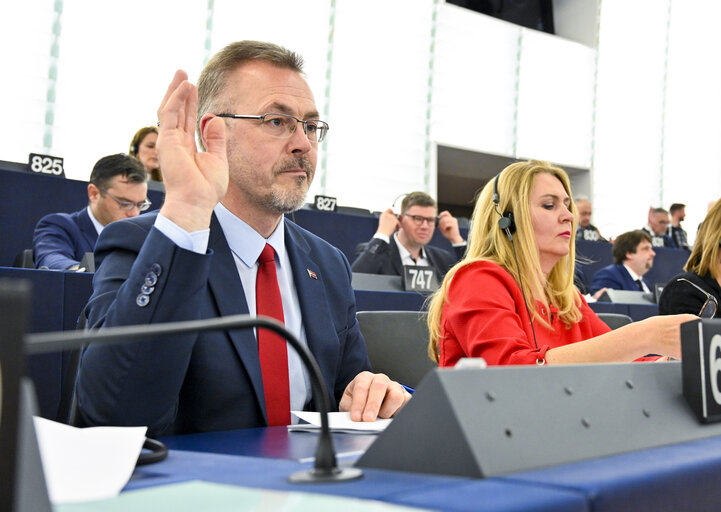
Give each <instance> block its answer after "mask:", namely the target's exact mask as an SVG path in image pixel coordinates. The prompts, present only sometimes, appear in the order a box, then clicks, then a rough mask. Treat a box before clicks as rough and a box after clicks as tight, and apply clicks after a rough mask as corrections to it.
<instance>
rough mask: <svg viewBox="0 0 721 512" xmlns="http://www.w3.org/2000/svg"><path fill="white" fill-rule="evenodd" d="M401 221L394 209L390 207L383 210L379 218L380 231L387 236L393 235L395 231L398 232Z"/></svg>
mask: <svg viewBox="0 0 721 512" xmlns="http://www.w3.org/2000/svg"><path fill="white" fill-rule="evenodd" d="M399 225H400V223H399V222H398V217H396V214H395V213H393V210H391V209H390V208H388V209H387V210H386V211H384V212H382V213H381V215H380V217H379V218H378V230H377V232H378V233H383V234H384V235H386V236H389V237H390V236H391V235H392V234H393V233H395V232H396V229H398V227H399Z"/></svg>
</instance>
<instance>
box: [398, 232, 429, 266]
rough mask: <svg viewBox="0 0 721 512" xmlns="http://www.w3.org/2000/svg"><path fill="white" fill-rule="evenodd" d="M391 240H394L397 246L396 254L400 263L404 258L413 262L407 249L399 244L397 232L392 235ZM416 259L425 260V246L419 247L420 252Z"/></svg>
mask: <svg viewBox="0 0 721 512" xmlns="http://www.w3.org/2000/svg"><path fill="white" fill-rule="evenodd" d="M393 238H395V239H396V245H397V246H398V254H400V257H401V261H403V259H404V258H409V259H410V260H411V261H413V258H412V257H411V253H410V251H409V250H408V249H406V248H405V246H404V245H403V244H402V243H401V241H400V240H398V231H396V232H395V233H393ZM418 259H419V260H420V259H426V248H425V246H421V252H420V254H419V255H418Z"/></svg>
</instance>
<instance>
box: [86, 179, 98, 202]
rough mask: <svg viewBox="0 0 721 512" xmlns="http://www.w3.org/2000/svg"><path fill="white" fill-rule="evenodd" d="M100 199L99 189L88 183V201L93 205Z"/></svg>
mask: <svg viewBox="0 0 721 512" xmlns="http://www.w3.org/2000/svg"><path fill="white" fill-rule="evenodd" d="M98 197H100V189H99V188H98V187H97V186H96V185H95V184H93V183H88V200H89V201H90V202H91V203H93V202H95V201H97V200H98Z"/></svg>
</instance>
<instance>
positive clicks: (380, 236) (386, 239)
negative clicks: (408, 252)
mask: <svg viewBox="0 0 721 512" xmlns="http://www.w3.org/2000/svg"><path fill="white" fill-rule="evenodd" d="M373 238H377V239H378V240H383V241H384V242H385V243H387V244H389V243H391V238H390V237H389V236H388V235H384V234H383V233H376V234H375V235H373Z"/></svg>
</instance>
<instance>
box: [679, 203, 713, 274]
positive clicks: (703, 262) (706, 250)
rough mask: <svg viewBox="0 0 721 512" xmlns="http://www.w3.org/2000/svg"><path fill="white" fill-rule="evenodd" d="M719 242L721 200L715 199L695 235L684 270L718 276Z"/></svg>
mask: <svg viewBox="0 0 721 512" xmlns="http://www.w3.org/2000/svg"><path fill="white" fill-rule="evenodd" d="M719 244H721V201H716V204H714V205H713V206H712V207H711V209H710V210H709V211H708V213H707V214H706V218H704V220H703V222H702V223H701V227H700V228H699V230H698V234H697V235H696V243H694V244H693V251H691V256H689V257H688V261H687V262H686V266H685V267H684V270H685V271H686V272H695V273H696V274H698V275H700V276H703V275H706V274H711V277H713V278H714V279H718V278H719V264H718V262H719Z"/></svg>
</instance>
